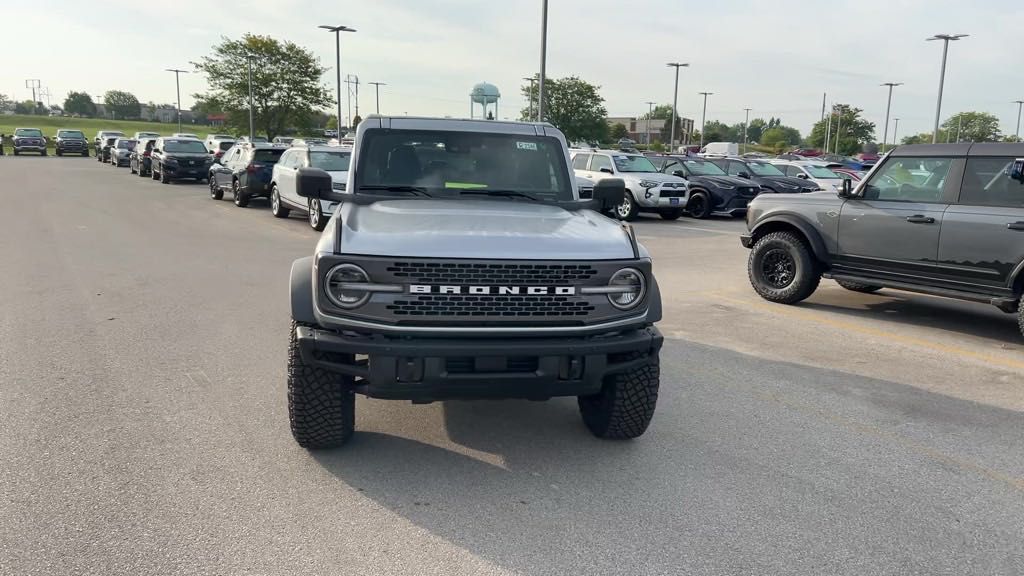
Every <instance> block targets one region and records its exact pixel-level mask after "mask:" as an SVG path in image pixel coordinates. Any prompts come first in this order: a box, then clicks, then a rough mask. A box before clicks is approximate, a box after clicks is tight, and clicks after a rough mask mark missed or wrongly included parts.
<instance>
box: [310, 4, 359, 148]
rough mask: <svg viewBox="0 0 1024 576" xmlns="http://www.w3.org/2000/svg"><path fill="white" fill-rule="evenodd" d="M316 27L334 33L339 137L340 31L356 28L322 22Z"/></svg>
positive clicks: (339, 131) (339, 129) (339, 134)
mask: <svg viewBox="0 0 1024 576" xmlns="http://www.w3.org/2000/svg"><path fill="white" fill-rule="evenodd" d="M318 28H323V29H324V30H327V31H328V32H333V33H334V76H335V80H336V81H337V86H338V138H341V33H342V32H355V31H356V29H355V28H349V27H348V26H327V25H323V24H321V25H320V26H318Z"/></svg>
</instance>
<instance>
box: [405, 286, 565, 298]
mask: <svg viewBox="0 0 1024 576" xmlns="http://www.w3.org/2000/svg"><path fill="white" fill-rule="evenodd" d="M409 293H410V294H473V295H488V294H497V295H512V296H514V295H519V294H525V295H529V296H544V295H554V296H573V295H575V294H576V287H575V286H431V285H429V284H410V285H409Z"/></svg>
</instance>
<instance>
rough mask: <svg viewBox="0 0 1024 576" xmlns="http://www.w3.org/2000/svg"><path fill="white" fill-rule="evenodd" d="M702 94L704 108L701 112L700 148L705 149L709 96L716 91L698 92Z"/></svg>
mask: <svg viewBox="0 0 1024 576" xmlns="http://www.w3.org/2000/svg"><path fill="white" fill-rule="evenodd" d="M697 94H700V95H701V96H704V110H703V111H702V112H701V113H700V148H701V150H703V149H704V121H705V120H706V119H707V115H708V96H711V95H712V94H714V92H697Z"/></svg>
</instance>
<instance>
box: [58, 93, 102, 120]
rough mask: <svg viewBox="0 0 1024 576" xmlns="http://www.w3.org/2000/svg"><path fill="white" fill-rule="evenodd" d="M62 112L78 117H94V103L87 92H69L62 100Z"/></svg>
mask: <svg viewBox="0 0 1024 576" xmlns="http://www.w3.org/2000/svg"><path fill="white" fill-rule="evenodd" d="M64 112H66V113H68V114H78V115H79V116H90V117H91V116H95V115H96V103H95V102H93V101H92V96H89V94H88V93H87V92H69V93H68V97H67V98H65V99H64Z"/></svg>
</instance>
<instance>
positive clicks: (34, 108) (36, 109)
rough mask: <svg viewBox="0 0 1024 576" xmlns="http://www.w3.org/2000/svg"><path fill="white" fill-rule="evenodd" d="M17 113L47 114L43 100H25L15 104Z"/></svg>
mask: <svg viewBox="0 0 1024 576" xmlns="http://www.w3.org/2000/svg"><path fill="white" fill-rule="evenodd" d="M14 113H15V114H46V106H43V103H42V102H33V101H31V100H24V101H22V102H17V103H15V104H14Z"/></svg>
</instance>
